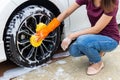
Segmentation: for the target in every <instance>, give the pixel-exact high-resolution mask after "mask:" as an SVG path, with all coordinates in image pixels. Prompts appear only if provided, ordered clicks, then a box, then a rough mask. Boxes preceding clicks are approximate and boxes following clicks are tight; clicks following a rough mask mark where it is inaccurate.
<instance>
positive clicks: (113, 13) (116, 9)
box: [104, 0, 119, 16]
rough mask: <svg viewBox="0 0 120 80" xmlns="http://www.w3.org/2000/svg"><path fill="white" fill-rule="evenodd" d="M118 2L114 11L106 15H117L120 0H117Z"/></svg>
mask: <svg viewBox="0 0 120 80" xmlns="http://www.w3.org/2000/svg"><path fill="white" fill-rule="evenodd" d="M116 1H117V2H116V7H115V8H114V10H113V11H112V12H110V13H105V12H104V13H105V14H106V15H108V16H116V14H117V11H118V5H119V0H116Z"/></svg>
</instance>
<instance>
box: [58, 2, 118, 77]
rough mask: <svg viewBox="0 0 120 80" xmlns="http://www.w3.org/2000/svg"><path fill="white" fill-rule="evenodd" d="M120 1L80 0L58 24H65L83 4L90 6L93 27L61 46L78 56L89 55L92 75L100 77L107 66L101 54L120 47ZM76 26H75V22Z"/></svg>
mask: <svg viewBox="0 0 120 80" xmlns="http://www.w3.org/2000/svg"><path fill="white" fill-rule="evenodd" d="M118 3H119V2H118V0H76V2H74V3H73V4H72V5H71V6H70V7H69V8H68V9H67V10H65V11H64V12H62V13H61V14H60V15H59V16H58V17H57V19H58V21H60V22H62V21H63V20H64V19H65V18H67V17H68V16H69V15H70V14H71V13H72V12H74V11H75V10H76V9H77V8H79V7H80V6H82V5H86V9H87V14H88V17H89V20H90V23H91V27H90V28H88V29H85V30H83V31H78V32H75V33H72V34H70V35H68V36H67V37H66V38H65V39H64V40H63V41H62V44H61V47H62V48H63V49H64V50H66V49H67V48H68V46H69V44H70V43H71V42H72V40H75V39H76V40H75V41H74V42H73V43H72V44H71V45H70V47H69V52H70V54H71V55H72V56H74V57H79V56H82V55H86V56H87V57H88V59H89V62H90V66H89V67H88V69H87V74H88V75H94V74H97V73H98V72H99V71H100V70H101V69H102V68H103V67H104V63H103V61H102V59H101V53H103V52H107V51H112V50H113V49H115V48H116V47H117V46H118V44H119V39H120V37H119V31H118V25H117V22H116V14H117V10H118ZM73 24H74V23H73Z"/></svg>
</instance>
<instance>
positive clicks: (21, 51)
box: [20, 44, 31, 55]
mask: <svg viewBox="0 0 120 80" xmlns="http://www.w3.org/2000/svg"><path fill="white" fill-rule="evenodd" d="M30 46H31V44H29V45H26V46H25V47H23V48H22V49H21V50H20V53H21V55H23V54H24V51H25V50H26V49H27V48H28V47H30Z"/></svg>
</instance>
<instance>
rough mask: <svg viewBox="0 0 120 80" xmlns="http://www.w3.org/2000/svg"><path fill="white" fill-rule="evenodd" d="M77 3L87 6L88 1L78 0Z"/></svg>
mask: <svg viewBox="0 0 120 80" xmlns="http://www.w3.org/2000/svg"><path fill="white" fill-rule="evenodd" d="M76 3H77V4H79V5H85V4H87V0H76Z"/></svg>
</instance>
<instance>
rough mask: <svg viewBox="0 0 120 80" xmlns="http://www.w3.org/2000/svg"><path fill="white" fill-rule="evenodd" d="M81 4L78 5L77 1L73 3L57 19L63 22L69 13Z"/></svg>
mask: <svg viewBox="0 0 120 80" xmlns="http://www.w3.org/2000/svg"><path fill="white" fill-rule="evenodd" d="M79 6H80V5H78V4H77V3H76V2H75V3H73V4H72V5H71V6H70V7H69V8H67V9H66V10H65V11H63V12H62V13H61V14H60V15H59V16H58V17H57V19H58V20H59V21H60V22H62V21H63V20H64V19H65V18H67V17H68V16H69V15H71V14H72V13H73V12H74V11H75V10H76V9H77V8H78V7H79Z"/></svg>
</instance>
